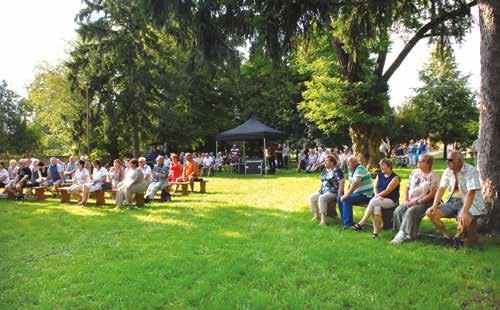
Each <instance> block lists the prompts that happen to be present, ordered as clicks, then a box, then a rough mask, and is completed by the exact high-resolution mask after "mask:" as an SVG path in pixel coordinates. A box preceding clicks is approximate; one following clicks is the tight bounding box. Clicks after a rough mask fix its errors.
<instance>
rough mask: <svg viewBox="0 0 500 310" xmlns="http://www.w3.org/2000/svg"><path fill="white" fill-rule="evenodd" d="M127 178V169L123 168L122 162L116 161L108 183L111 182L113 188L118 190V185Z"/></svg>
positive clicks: (110, 171)
mask: <svg viewBox="0 0 500 310" xmlns="http://www.w3.org/2000/svg"><path fill="white" fill-rule="evenodd" d="M124 177H125V169H124V168H123V167H122V161H121V160H119V159H115V160H114V161H113V167H111V168H110V169H109V171H108V181H109V182H111V188H112V189H114V190H116V188H117V186H118V183H120V182H122V181H123V178H124Z"/></svg>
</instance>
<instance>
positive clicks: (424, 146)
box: [418, 139, 429, 155]
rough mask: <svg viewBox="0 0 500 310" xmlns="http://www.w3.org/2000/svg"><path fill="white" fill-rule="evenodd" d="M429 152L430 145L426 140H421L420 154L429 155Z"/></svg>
mask: <svg viewBox="0 0 500 310" xmlns="http://www.w3.org/2000/svg"><path fill="white" fill-rule="evenodd" d="M428 152H429V148H428V145H427V143H426V141H425V139H420V145H419V146H418V154H419V155H420V154H427V153H428Z"/></svg>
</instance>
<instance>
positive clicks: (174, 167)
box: [168, 161, 182, 182]
mask: <svg viewBox="0 0 500 310" xmlns="http://www.w3.org/2000/svg"><path fill="white" fill-rule="evenodd" d="M181 169H182V168H181V164H180V163H179V162H176V163H174V162H173V161H172V162H171V163H170V168H169V171H168V182H175V180H177V178H178V177H179V176H180V175H181Z"/></svg>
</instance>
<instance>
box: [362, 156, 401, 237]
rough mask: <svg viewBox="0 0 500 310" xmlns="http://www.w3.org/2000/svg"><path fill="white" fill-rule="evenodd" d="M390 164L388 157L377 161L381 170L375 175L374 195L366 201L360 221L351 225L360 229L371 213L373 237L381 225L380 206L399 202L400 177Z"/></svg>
mask: <svg viewBox="0 0 500 310" xmlns="http://www.w3.org/2000/svg"><path fill="white" fill-rule="evenodd" d="M392 165H393V164H392V161H391V160H390V159H382V160H381V161H380V162H379V166H380V170H381V172H379V173H378V175H377V181H376V184H377V186H375V188H374V192H375V196H374V197H373V198H372V199H371V200H370V202H369V203H368V207H367V208H366V211H365V215H364V216H363V218H362V219H361V221H359V223H357V224H355V225H354V226H353V227H352V228H353V229H354V230H358V231H360V230H362V229H363V226H364V225H365V224H366V222H367V221H368V218H370V215H373V234H372V237H373V238H376V237H378V234H379V231H380V227H381V226H382V210H381V208H394V207H395V206H397V205H398V204H399V183H400V179H399V176H398V175H397V174H396V173H394V172H393V171H392Z"/></svg>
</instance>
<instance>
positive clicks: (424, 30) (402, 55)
mask: <svg viewBox="0 0 500 310" xmlns="http://www.w3.org/2000/svg"><path fill="white" fill-rule="evenodd" d="M476 5H477V0H473V1H471V2H470V3H467V4H466V5H465V6H464V7H462V8H460V9H457V10H455V11H451V12H445V13H443V14H441V15H440V16H438V17H437V18H436V19H434V20H431V21H430V22H428V23H427V24H425V25H424V26H422V27H421V28H420V29H419V30H418V31H417V32H416V33H415V35H414V36H413V37H412V38H411V39H410V41H408V43H406V45H405V47H404V48H403V49H402V50H401V52H400V53H399V55H398V57H396V59H395V60H394V61H393V63H392V64H391V65H390V67H389V68H388V69H387V71H386V72H385V73H384V75H383V76H382V81H383V82H386V83H387V82H388V81H389V79H390V78H391V76H392V75H393V74H394V72H395V71H396V70H397V69H398V68H399V66H400V65H401V63H403V61H404V60H405V58H406V56H408V54H409V53H410V52H411V50H412V49H413V47H415V45H416V44H417V43H418V41H420V40H421V39H422V38H424V37H426V33H427V32H428V31H429V30H431V29H433V28H434V27H436V26H438V25H439V24H441V23H443V22H445V21H447V20H449V19H452V18H454V17H458V16H462V15H465V14H467V13H468V12H469V10H470V8H472V7H473V6H476Z"/></svg>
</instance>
